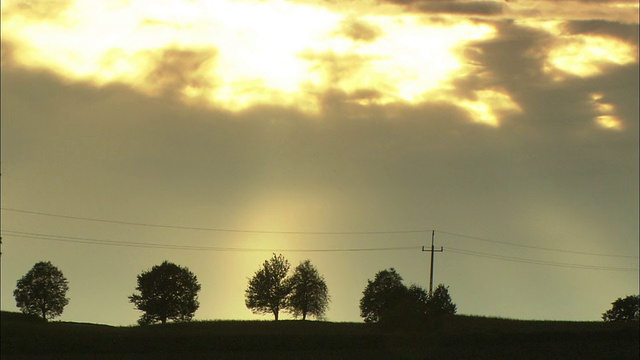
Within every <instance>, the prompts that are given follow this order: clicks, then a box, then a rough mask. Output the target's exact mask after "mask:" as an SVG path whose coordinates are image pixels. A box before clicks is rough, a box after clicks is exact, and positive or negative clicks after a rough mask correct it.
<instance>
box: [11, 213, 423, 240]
mask: <svg viewBox="0 0 640 360" xmlns="http://www.w3.org/2000/svg"><path fill="white" fill-rule="evenodd" d="M0 209H1V210H3V211H11V212H17V213H23V214H31V215H40V216H49V217H56V218H63V219H72V220H83V221H93V222H101V223H109V224H119V225H131V226H144V227H153V228H163V229H178V230H199V231H214V232H227V233H244V234H271V235H379V234H380V235H384V234H415V233H425V232H429V231H431V230H424V229H417V230H390V231H275V230H246V229H228V228H207V227H191V226H178V225H162V224H150V223H139V222H130V221H118V220H107V219H97V218H88V217H81V216H70V215H59V214H52V213H45V212H39V211H29V210H20V209H11V208H0Z"/></svg>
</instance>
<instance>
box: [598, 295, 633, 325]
mask: <svg viewBox="0 0 640 360" xmlns="http://www.w3.org/2000/svg"><path fill="white" fill-rule="evenodd" d="M602 319H603V320H604V321H638V320H640V296H639V295H628V296H627V297H625V298H624V299H622V298H618V299H617V300H616V301H614V302H612V303H611V309H609V310H607V311H605V312H604V313H603V314H602Z"/></svg>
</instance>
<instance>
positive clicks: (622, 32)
mask: <svg viewBox="0 0 640 360" xmlns="http://www.w3.org/2000/svg"><path fill="white" fill-rule="evenodd" d="M562 29H563V30H564V31H566V32H567V33H569V34H572V35H578V34H589V35H604V36H609V37H614V38H616V39H620V40H623V41H625V42H628V43H631V44H638V42H639V37H640V35H639V33H640V28H639V25H638V24H637V23H636V24H625V23H620V22H615V21H607V20H574V21H567V22H565V23H564V24H563V25H562Z"/></svg>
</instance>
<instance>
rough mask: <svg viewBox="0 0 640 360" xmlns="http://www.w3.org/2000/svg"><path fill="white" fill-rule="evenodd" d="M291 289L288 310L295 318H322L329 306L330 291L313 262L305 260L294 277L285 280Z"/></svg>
mask: <svg viewBox="0 0 640 360" xmlns="http://www.w3.org/2000/svg"><path fill="white" fill-rule="evenodd" d="M285 282H286V283H287V287H288V288H289V289H291V292H290V294H289V298H288V301H287V308H288V309H289V311H291V313H292V314H293V316H295V317H298V316H300V315H302V320H306V319H307V315H311V316H315V317H316V318H322V317H323V316H324V313H325V311H326V310H327V307H328V305H329V300H330V297H329V290H328V289H327V284H326V283H325V281H324V277H322V276H321V275H320V274H319V273H318V270H317V269H316V268H315V266H313V265H311V261H309V260H305V261H304V262H301V263H300V265H298V266H297V267H296V268H295V270H294V272H293V275H292V276H291V277H290V278H287V279H286V280H285Z"/></svg>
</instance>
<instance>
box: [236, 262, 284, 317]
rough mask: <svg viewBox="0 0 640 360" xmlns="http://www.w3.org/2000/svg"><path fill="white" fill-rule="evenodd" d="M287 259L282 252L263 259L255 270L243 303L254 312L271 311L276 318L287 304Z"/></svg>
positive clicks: (265, 312) (263, 312)
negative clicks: (260, 265)
mask: <svg viewBox="0 0 640 360" xmlns="http://www.w3.org/2000/svg"><path fill="white" fill-rule="evenodd" d="M289 267H290V265H289V261H287V259H285V258H284V256H282V254H280V255H278V256H276V254H273V257H272V258H271V259H269V260H265V262H264V263H263V264H262V267H260V269H258V270H257V271H256V273H255V274H254V275H253V277H252V278H251V279H249V286H248V287H247V289H246V290H245V305H246V306H247V308H248V309H250V310H251V311H252V312H253V313H254V314H267V313H272V314H273V316H274V317H275V320H276V321H277V320H278V315H279V313H280V310H282V309H285V308H286V305H287V296H288V295H289V292H290V288H289V284H287V282H285V281H284V280H285V277H286V276H287V273H288V272H289Z"/></svg>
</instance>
